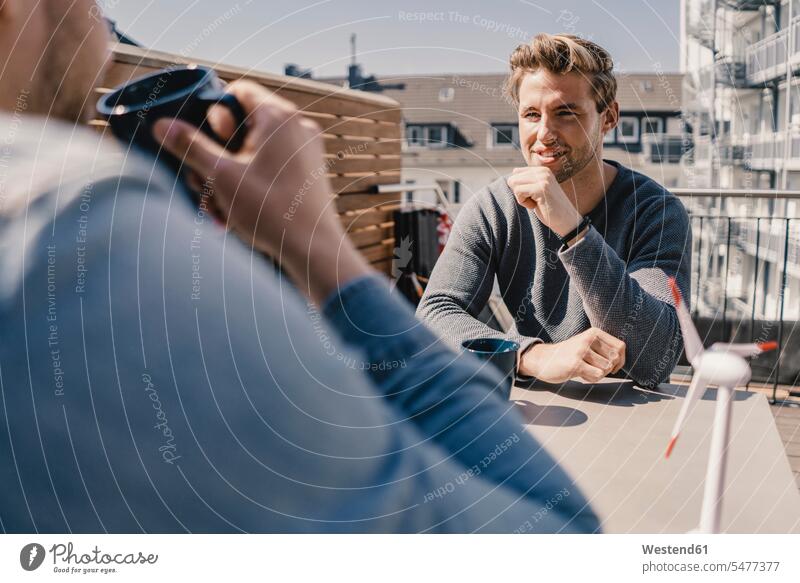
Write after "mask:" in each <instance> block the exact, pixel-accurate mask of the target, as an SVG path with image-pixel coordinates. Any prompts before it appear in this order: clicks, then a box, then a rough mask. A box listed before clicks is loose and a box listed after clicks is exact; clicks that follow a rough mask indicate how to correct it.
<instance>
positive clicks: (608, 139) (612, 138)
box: [603, 128, 617, 144]
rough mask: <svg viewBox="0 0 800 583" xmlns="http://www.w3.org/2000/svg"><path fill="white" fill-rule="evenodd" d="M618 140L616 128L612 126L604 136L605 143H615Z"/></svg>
mask: <svg viewBox="0 0 800 583" xmlns="http://www.w3.org/2000/svg"><path fill="white" fill-rule="evenodd" d="M616 141H617V136H616V128H611V129H610V130H608V131H607V132H606V135H604V136H603V143H604V144H613V143H614V142H616Z"/></svg>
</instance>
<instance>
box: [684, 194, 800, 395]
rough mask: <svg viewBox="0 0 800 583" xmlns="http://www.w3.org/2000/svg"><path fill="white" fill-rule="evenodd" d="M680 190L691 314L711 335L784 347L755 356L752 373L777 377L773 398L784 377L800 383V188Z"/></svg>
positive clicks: (772, 379)
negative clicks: (688, 225) (688, 239)
mask: <svg viewBox="0 0 800 583" xmlns="http://www.w3.org/2000/svg"><path fill="white" fill-rule="evenodd" d="M673 192H674V193H675V194H676V195H678V196H679V197H680V198H681V200H682V201H683V202H684V204H685V205H686V207H687V210H688V211H689V214H690V217H691V222H692V233H693V248H692V298H691V300H692V316H693V318H694V320H695V323H696V325H697V326H698V329H699V330H700V333H701V336H702V337H704V339H705V343H706V344H707V345H708V344H710V343H713V342H718V341H721V342H728V341H737V342H751V341H767V340H776V341H777V342H778V343H779V345H780V351H779V353H778V354H772V355H764V356H762V357H760V358H759V359H757V360H755V361H754V362H753V374H754V376H753V378H754V380H756V381H762V382H767V383H770V384H772V386H773V399H774V398H775V396H776V394H777V387H778V385H779V384H782V385H790V386H795V387H796V386H798V384H800V334H797V333H796V330H797V325H798V321H800V297H799V296H800V213H798V212H797V206H800V191H776V190H723V191H721V190H719V189H674V190H673ZM783 201H787V202H783ZM788 201H797V203H796V204H795V203H792V202H788ZM776 205H778V207H784V209H785V211H786V212H783V211H781V212H778V213H775V212H772V210H773V208H774V207H775V206H776ZM792 205H794V206H792ZM795 391H796V389H795ZM790 394H791V396H793V397H797V396H800V392H791V393H790Z"/></svg>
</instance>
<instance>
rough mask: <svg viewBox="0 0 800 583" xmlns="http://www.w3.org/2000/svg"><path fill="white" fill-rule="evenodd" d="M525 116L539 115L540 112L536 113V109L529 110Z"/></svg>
mask: <svg viewBox="0 0 800 583" xmlns="http://www.w3.org/2000/svg"><path fill="white" fill-rule="evenodd" d="M525 117H527V118H532V117H539V114H538V113H536V112H535V111H529V112H528V113H526V114H525Z"/></svg>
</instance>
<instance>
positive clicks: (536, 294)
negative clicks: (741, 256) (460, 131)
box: [417, 160, 692, 387]
mask: <svg viewBox="0 0 800 583" xmlns="http://www.w3.org/2000/svg"><path fill="white" fill-rule="evenodd" d="M607 162H608V163H609V164H613V165H614V166H616V167H617V170H618V172H617V176H616V178H615V179H614V181H613V182H612V183H611V185H610V186H609V188H608V191H607V192H606V196H605V199H604V200H603V201H602V202H601V203H600V204H599V205H598V206H597V207H596V208H595V209H594V210H593V211H592V212H591V213H589V216H590V218H591V220H592V226H591V227H590V229H589V232H588V233H587V234H586V236H585V237H584V238H583V239H581V240H580V241H579V242H578V243H577V244H575V245H574V246H572V247H570V248H568V249H566V250H565V251H563V252H560V251H559V248H560V246H561V244H560V241H559V239H558V237H557V236H556V235H555V233H553V232H552V231H550V229H549V228H547V227H546V226H545V225H543V224H542V223H541V222H540V221H539V219H538V218H537V217H536V214H535V213H534V212H533V211H530V210H527V209H525V208H523V207H522V206H520V205H519V204H517V202H516V200H515V198H514V194H513V192H512V191H511V189H510V188H509V187H508V184H507V183H506V178H505V177H502V178H499V179H497V180H496V181H494V182H493V183H492V184H490V185H489V186H488V187H487V188H485V189H484V190H482V191H481V192H479V193H477V194H476V195H475V196H473V197H472V198H471V199H470V200H469V201H468V202H467V203H466V204H465V205H464V207H463V208H462V209H461V211H460V213H459V215H458V218H457V220H456V222H455V226H454V229H453V232H452V234H451V236H450V240H449V241H448V243H447V246H446V248H445V250H444V252H443V254H442V256H441V257H440V258H439V261H438V262H437V264H436V267H435V269H434V270H433V274H432V275H431V279H430V283H429V284H428V287H427V289H426V291H425V295H424V296H423V298H422V302H421V303H420V305H419V308H418V310H417V315H418V316H419V317H420V318H422V319H424V320H425V321H426V322H427V323H428V324H429V326H431V327H432V328H433V329H434V330H436V331H437V332H438V333H439V335H440V336H441V337H442V338H443V339H444V340H446V341H447V342H448V343H450V344H452V345H454V346H460V344H461V341H463V340H465V339H468V338H477V337H487V336H488V337H505V338H510V339H513V340H516V341H517V342H519V343H520V345H521V346H522V349H523V350H524V349H526V348H527V347H528V346H530V345H531V344H532V343H534V342H561V341H563V340H567V339H568V338H570V337H572V336H574V335H575V334H578V333H580V332H582V331H584V330H586V329H587V328H589V327H592V326H594V327H597V328H601V329H602V330H605V331H606V332H608V333H609V334H611V335H612V336H615V337H617V338H619V339H621V340H623V341H624V342H625V343H626V345H627V350H626V355H625V366H624V368H623V371H624V373H625V375H626V376H627V377H628V378H631V379H633V380H634V381H635V382H636V383H637V384H638V385H640V386H645V387H652V386H654V385H656V384H658V383H660V382H663V381H665V380H666V379H668V378H669V374H670V372H671V371H672V369H673V368H674V366H675V364H676V363H677V361H678V357H679V355H680V353H681V349H682V342H681V340H682V338H681V333H680V328H679V325H678V319H677V316H676V313H675V308H674V307H673V304H672V299H671V296H670V292H669V287H668V282H667V278H668V277H670V276H675V277H677V281H678V284H679V286H680V288H681V290H682V291H683V295H684V297H685V298H687V299H688V298H690V297H691V294H690V289H689V288H690V281H691V276H690V274H691V249H692V245H691V228H690V223H689V218H688V215H687V213H686V209H685V208H684V206H683V204H682V203H681V202H680V201H679V200H678V198H677V197H675V196H674V195H672V194H671V193H669V192H668V191H667V190H666V189H665V188H664V187H662V186H661V185H659V184H658V183H656V182H655V181H653V180H651V179H650V178H648V177H647V176H644V175H642V174H639V173H638V172H634V171H632V170H630V169H629V168H626V167H624V166H622V165H621V164H618V163H616V162H613V161H608V160H607ZM495 276H496V277H497V281H498V284H499V287H500V293H501V295H502V296H503V300H504V302H505V304H506V306H507V307H508V309H509V311H510V312H511V315H512V316H513V318H514V326H513V328H512V329H511V330H509V331H508V332H507V333H505V334H503V333H502V332H498V331H496V330H493V329H492V328H490V327H489V326H487V325H485V324H483V323H482V322H480V321H478V320H477V319H476V316H477V314H478V313H479V312H480V311H481V309H482V308H483V307H484V306H485V305H486V302H487V300H488V298H489V296H490V294H491V292H492V287H493V282H494V278H495Z"/></svg>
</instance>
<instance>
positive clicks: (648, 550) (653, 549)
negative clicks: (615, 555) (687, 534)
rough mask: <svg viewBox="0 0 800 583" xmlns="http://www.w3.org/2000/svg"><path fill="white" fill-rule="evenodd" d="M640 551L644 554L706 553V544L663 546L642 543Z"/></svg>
mask: <svg viewBox="0 0 800 583" xmlns="http://www.w3.org/2000/svg"><path fill="white" fill-rule="evenodd" d="M642 552H643V553H644V554H645V555H707V554H708V545H686V546H680V547H676V546H672V545H667V546H663V547H657V546H655V545H642Z"/></svg>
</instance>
